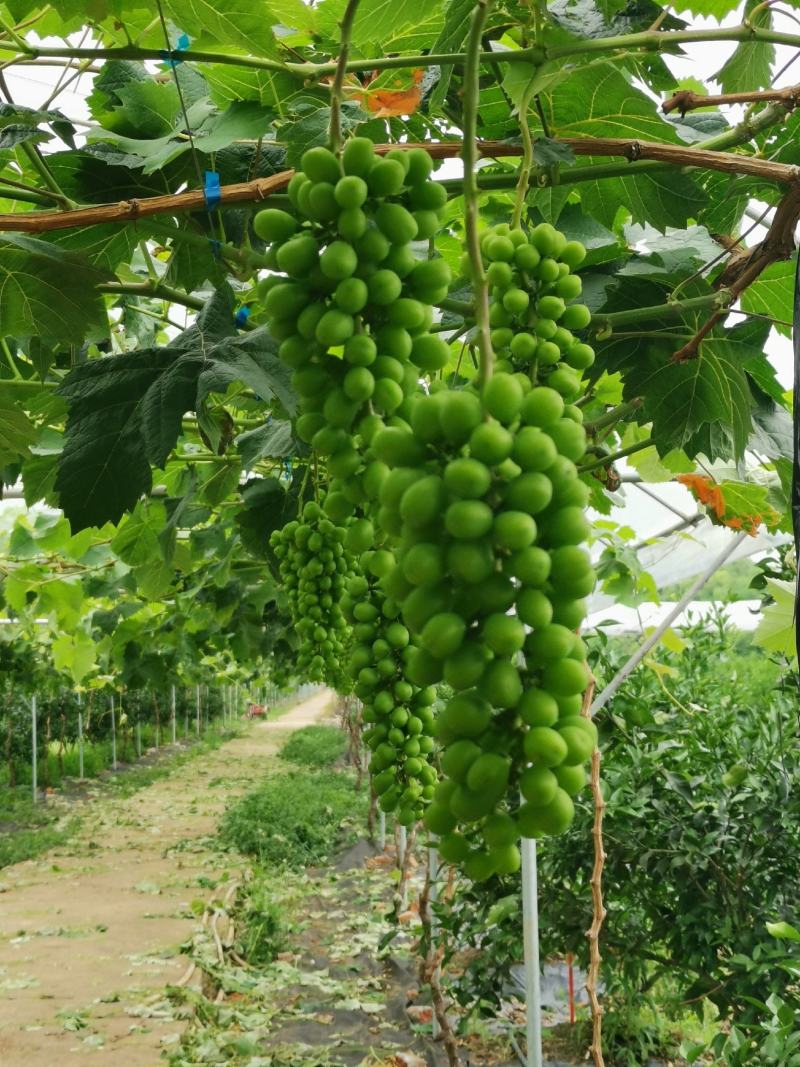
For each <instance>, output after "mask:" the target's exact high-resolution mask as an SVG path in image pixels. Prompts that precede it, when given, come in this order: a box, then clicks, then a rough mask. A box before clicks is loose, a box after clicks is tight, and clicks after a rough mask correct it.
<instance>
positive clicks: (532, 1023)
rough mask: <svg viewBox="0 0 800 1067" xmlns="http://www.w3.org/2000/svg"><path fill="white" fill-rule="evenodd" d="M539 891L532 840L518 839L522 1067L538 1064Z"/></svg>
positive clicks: (539, 1015)
mask: <svg viewBox="0 0 800 1067" xmlns="http://www.w3.org/2000/svg"><path fill="white" fill-rule="evenodd" d="M538 897H539V894H538V886H537V878H536V841H535V840H534V839H533V838H530V837H523V839H522V943H523V948H524V953H525V1006H526V1019H527V1037H528V1055H527V1057H526V1067H542V990H541V985H540V975H539V899H538Z"/></svg>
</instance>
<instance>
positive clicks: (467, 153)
mask: <svg viewBox="0 0 800 1067" xmlns="http://www.w3.org/2000/svg"><path fill="white" fill-rule="evenodd" d="M491 2H492V0H478V3H477V4H476V5H475V7H474V8H473V9H472V16H471V18H470V28H469V37H468V39H467V52H466V59H465V62H464V88H463V94H464V120H463V129H464V143H463V146H462V151H461V158H462V159H463V161H464V223H465V229H466V235H467V254H468V255H469V260H470V266H471V268H472V279H473V284H474V289H475V324H476V326H477V332H478V351H479V353H480V366H479V378H480V381H481V384H484V385H485V384H486V382H487V381H488V380H489V378H491V376H492V364H493V362H494V353H493V351H492V338H491V332H490V328H489V286H488V283H487V281H486V272H485V271H484V269H483V257H482V256H481V238H480V231H479V228H478V224H479V211H478V174H477V164H478V102H479V97H480V70H481V59H480V55H481V40H482V38H483V30H484V27H485V25H486V19H487V18H488V15H489V8H490V7H491Z"/></svg>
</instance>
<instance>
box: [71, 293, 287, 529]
mask: <svg viewBox="0 0 800 1067" xmlns="http://www.w3.org/2000/svg"><path fill="white" fill-rule="evenodd" d="M234 381H236V382H239V381H240V382H243V383H244V384H245V385H247V386H249V387H250V388H251V389H253V390H254V391H255V392H257V393H258V394H259V395H260V396H262V397H263V398H264V399H270V398H271V397H273V396H275V395H277V396H278V397H279V398H280V400H281V402H282V403H283V404H284V406H285V407H287V408H288V409H290V410H293V406H294V394H293V392H292V390H291V388H290V386H289V383H288V373H287V371H286V369H285V368H284V367H283V366H282V365H281V364H280V361H279V360H278V357H277V353H276V347H275V343H274V341H272V339H271V338H270V337H269V334H268V333H267V331H266V330H264V329H261V330H254V331H253V332H252V333H250V334H248V335H247V336H246V337H239V336H238V334H237V331H236V327H235V325H234V321H233V295H232V293H231V291H230V290H229V289H227V288H226V289H222V290H220V291H218V292H217V293H215V295H214V296H213V297H212V298H211V300H210V301H209V303H208V304H207V305H206V306H205V308H204V309H203V310H202V311H201V312H200V314H199V315H198V317H197V320H196V322H195V323H194V324H193V325H192V326H191V327H190V328H189V329H188V330H186V331H185V332H184V333H182V334H180V335H179V336H178V337H177V338H175V340H174V341H171V342H170V344H168V345H167V346H166V347H165V348H150V349H143V350H139V351H136V352H130V353H127V354H125V355H122V356H113V357H109V358H105V359H95V360H89V361H88V362H87V363H84V364H82V365H80V366H78V367H75V368H74V369H73V370H72V371H71V372H70V373H69V374H68V375H67V377H66V378H65V379H64V382H63V383H62V385H61V386H60V388H59V390H58V392H59V393H60V395H61V396H63V397H64V398H65V399H66V401H67V403H68V409H69V414H68V418H67V427H66V439H65V443H64V451H63V452H62V454H61V457H60V459H59V468H58V475H57V481H56V489H57V491H58V493H59V498H60V501H61V506H62V508H63V510H64V513H65V514H66V515H67V517H68V518H69V519H70V521H71V523H72V528H73V530H78V529H83V528H84V527H86V526H93V525H100V524H102V523H103V522H106V521H109V520H110V521H117V520H118V519H119V517H120V516H121V515H122V514H123V513H124V512H125V511H129V510H131V508H133V507H134V506H135V504H136V502H137V500H138V499H139V498H140V497H141V496H142V494H143V493H146V492H149V490H150V488H151V486H152V473H151V469H150V464H151V463H152V464H154V465H155V466H157V467H163V465H164V463H165V462H166V459H167V457H168V456H169V453H170V452H171V450H172V449H173V448H174V446H175V443H176V441H177V439H178V437H179V435H180V432H181V419H182V417H183V415H184V414H185V413H186V412H187V411H192V410H196V408H197V405H198V404H199V403H200V401H201V400H202V399H203V397H205V396H206V395H207V394H208V393H209V392H210V391H211V390H214V391H220V392H224V391H225V389H226V388H227V386H228V385H229V384H230V383H231V382H234Z"/></svg>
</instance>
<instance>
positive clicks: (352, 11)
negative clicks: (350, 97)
mask: <svg viewBox="0 0 800 1067" xmlns="http://www.w3.org/2000/svg"><path fill="white" fill-rule="evenodd" d="M358 4H359V0H348V4H347V7H346V8H345V11H344V15H343V16H342V21H341V24H340V31H341V32H340V34H339V42H340V43H339V60H338V62H337V64H336V74H335V76H334V79H333V84H332V85H331V121H330V143H331V148H332V149H333V151H334V152H335V153H336V154H337V155H338V154H339V153H340V152H341V150H342V97H343V96H344V79H345V74H346V72H347V57H348V55H349V54H350V37H351V35H352V32H353V23H354V22H355V17H356V11H357V10H358Z"/></svg>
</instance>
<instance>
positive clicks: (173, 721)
mask: <svg viewBox="0 0 800 1067" xmlns="http://www.w3.org/2000/svg"><path fill="white" fill-rule="evenodd" d="M177 740H178V734H177V726H176V723H175V686H174V685H173V687H172V743H173V745H174V744H175V742H176V741H177Z"/></svg>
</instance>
